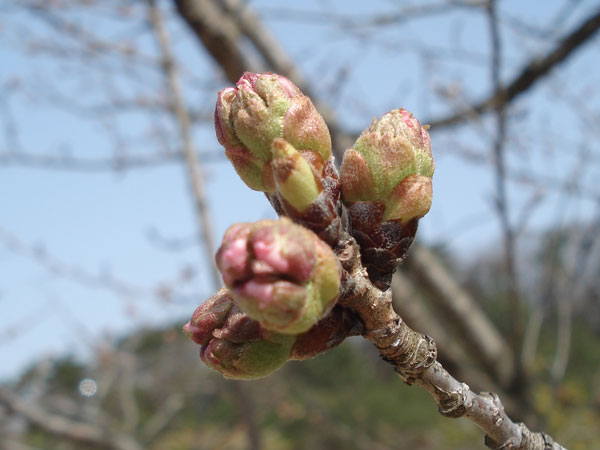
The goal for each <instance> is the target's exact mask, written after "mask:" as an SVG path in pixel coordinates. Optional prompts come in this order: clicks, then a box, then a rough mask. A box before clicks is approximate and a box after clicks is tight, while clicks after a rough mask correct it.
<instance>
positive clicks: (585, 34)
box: [425, 10, 600, 132]
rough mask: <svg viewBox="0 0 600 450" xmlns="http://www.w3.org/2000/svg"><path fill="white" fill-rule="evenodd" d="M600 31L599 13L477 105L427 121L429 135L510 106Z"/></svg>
mask: <svg viewBox="0 0 600 450" xmlns="http://www.w3.org/2000/svg"><path fill="white" fill-rule="evenodd" d="M598 29H600V10H597V11H596V12H595V13H594V14H592V15H591V16H590V17H588V18H587V19H586V20H585V21H584V22H583V23H581V24H580V25H579V26H578V27H577V28H576V29H575V30H573V31H572V32H571V33H569V34H568V35H567V36H565V37H564V38H562V39H561V40H560V41H559V42H558V44H557V46H556V47H555V48H554V49H553V50H552V51H550V52H549V53H547V54H546V55H545V56H544V57H542V58H534V59H532V60H531V61H530V62H529V63H528V64H527V65H526V66H525V68H524V69H523V70H522V71H521V72H520V73H519V74H518V75H517V76H516V77H515V78H514V79H513V80H512V81H511V82H510V83H508V84H507V85H506V86H505V87H500V88H499V89H496V90H495V91H494V93H493V94H492V95H491V96H490V97H489V98H487V99H485V100H483V101H481V102H479V103H476V104H474V105H472V106H470V107H468V108H464V109H462V110H461V111H458V112H455V113H453V114H451V115H449V116H447V117H442V118H439V119H432V120H427V121H425V123H428V124H429V125H431V131H432V132H434V131H436V130H440V129H442V128H446V127H450V126H454V125H458V124H460V123H462V122H465V121H467V120H469V118H471V117H473V116H474V115H479V114H482V113H484V112H487V111H491V110H493V109H495V108H497V107H498V106H500V105H505V104H508V103H510V102H512V101H513V100H514V99H516V98H517V97H518V96H519V95H521V94H523V93H524V92H526V91H527V90H528V89H529V88H531V87H532V86H533V85H534V84H535V83H537V82H538V81H540V80H541V79H543V78H544V76H546V75H547V74H548V73H549V72H550V70H552V69H553V68H554V67H556V66H558V65H560V64H561V63H563V62H565V61H566V60H567V58H568V57H569V56H571V55H572V54H573V53H575V51H576V50H578V49H579V48H580V47H582V46H583V44H585V43H586V42H588V41H589V40H590V39H591V38H592V37H594V35H595V34H596V32H597V31H598Z"/></svg>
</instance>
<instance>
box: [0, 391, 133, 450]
mask: <svg viewBox="0 0 600 450" xmlns="http://www.w3.org/2000/svg"><path fill="white" fill-rule="evenodd" d="M0 404H2V405H4V406H5V407H6V408H8V409H9V410H10V411H13V412H14V413H16V414H19V415H20V416H22V417H24V418H25V419H27V420H28V421H29V422H30V423H31V424H33V425H35V426H36V427H39V428H40V429H42V430H44V431H46V432H48V433H50V434H53V435H56V436H59V437H63V438H67V439H69V440H71V441H76V442H81V443H85V444H89V445H94V446H99V447H104V448H111V449H115V450H141V449H142V447H141V446H140V445H139V444H138V443H137V442H136V441H135V440H134V439H133V438H132V437H131V436H129V435H125V434H123V433H120V432H117V431H115V430H110V431H109V430H104V429H103V428H102V427H100V426H96V425H92V424H89V423H84V422H80V421H76V420H72V419H69V418H67V417H63V416H60V415H58V414H56V413H51V412H48V411H45V410H44V409H43V408H42V407H41V406H40V405H39V404H35V405H29V404H27V403H25V402H23V401H22V400H20V399H19V398H18V397H17V396H16V395H15V394H13V393H11V392H10V391H8V390H7V389H5V388H2V387H0Z"/></svg>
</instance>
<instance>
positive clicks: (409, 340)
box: [336, 235, 564, 450]
mask: <svg viewBox="0 0 600 450" xmlns="http://www.w3.org/2000/svg"><path fill="white" fill-rule="evenodd" d="M336 252H337V254H338V257H339V259H340V262H341V263H342V266H343V267H344V269H345V271H346V272H345V274H344V276H343V280H344V285H343V288H342V292H341V293H340V299H339V300H338V301H339V304H340V305H342V306H345V307H347V308H350V309H352V310H353V311H354V312H356V313H357V314H358V316H359V317H360V319H361V321H362V322H363V324H364V326H365V331H364V334H363V337H365V338H366V339H368V340H369V341H371V342H372V343H373V344H374V345H375V346H376V347H377V349H378V350H379V353H380V355H381V356H382V358H383V359H384V360H385V361H387V362H388V363H390V364H391V365H392V366H394V369H395V370H396V372H397V373H398V374H399V375H400V377H401V378H402V380H403V381H404V382H405V383H407V384H417V385H419V386H421V387H422V388H423V389H425V390H426V391H427V392H429V394H431V396H432V397H433V398H434V400H435V401H436V403H437V405H438V407H439V411H440V413H441V414H442V415H444V416H446V417H450V418H458V417H465V418H466V419H469V420H470V421H472V422H473V423H475V424H476V425H477V426H479V427H480V428H481V429H482V430H484V431H485V432H486V433H487V435H486V440H485V442H486V445H487V446H488V447H489V448H491V449H494V450H501V449H508V448H510V449H514V450H534V449H535V450H549V449H552V450H560V449H563V448H564V447H562V446H561V445H560V444H558V443H556V442H554V440H553V439H552V438H551V437H550V436H548V435H546V434H544V433H534V432H532V431H531V430H529V429H528V428H527V426H526V425H525V424H522V423H515V422H513V421H512V420H511V419H510V418H509V417H508V415H507V414H506V412H505V411H504V407H503V405H502V403H501V402H500V399H499V397H498V396H497V395H496V394H492V393H480V394H476V393H474V392H473V391H472V390H471V389H470V388H469V386H467V385H466V384H465V383H461V382H459V381H458V380H456V379H455V378H454V377H453V376H452V375H450V374H449V373H448V371H446V370H445V369H444V368H443V367H442V365H441V364H440V363H439V362H438V361H437V360H436V358H437V352H436V346H435V343H434V342H433V340H432V339H431V338H430V337H428V336H425V335H422V334H420V333H417V332H415V331H414V330H412V329H411V328H410V327H408V325H406V323H405V322H404V321H403V320H402V318H401V317H400V316H399V315H398V314H397V313H396V312H395V311H394V309H393V308H392V301H391V290H390V289H388V290H386V291H381V290H379V289H377V288H376V287H374V286H373V284H372V283H371V282H370V280H369V278H368V275H367V273H366V270H365V268H364V267H363V266H362V264H361V263H360V253H359V250H358V245H357V244H356V241H355V240H354V239H353V238H351V237H349V236H348V235H346V236H345V237H343V238H342V240H341V241H340V245H339V247H338V249H337V251H336Z"/></svg>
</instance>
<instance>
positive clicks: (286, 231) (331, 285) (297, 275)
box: [216, 217, 340, 334]
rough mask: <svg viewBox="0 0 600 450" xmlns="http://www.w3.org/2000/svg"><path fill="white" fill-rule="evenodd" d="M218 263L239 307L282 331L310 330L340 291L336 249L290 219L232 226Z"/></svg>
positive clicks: (292, 332)
mask: <svg viewBox="0 0 600 450" xmlns="http://www.w3.org/2000/svg"><path fill="white" fill-rule="evenodd" d="M216 261H217V266H218V267H219V269H220V270H221V272H222V273H223V278H224V281H225V283H226V285H227V286H228V287H229V288H230V290H231V292H232V295H233V297H234V298H235V300H236V303H237V304H238V305H239V306H240V308H241V309H242V310H243V311H244V312H245V313H246V314H248V316H249V317H251V318H253V319H254V320H257V321H258V322H259V323H260V324H261V325H262V326H263V327H264V328H266V329H268V330H273V331H277V332H279V333H284V334H300V333H303V332H305V331H307V330H308V329H309V328H310V327H312V326H313V325H314V324H315V323H317V322H318V321H319V320H320V319H321V318H322V317H324V316H325V315H326V314H327V313H328V312H329V311H330V310H331V308H332V307H333V305H334V304H335V301H336V299H337V295H338V291H339V288H340V265H339V262H338V260H337V258H336V256H335V254H334V253H333V251H332V250H331V248H330V247H329V246H328V245H327V244H326V243H324V242H323V241H321V240H320V239H319V238H318V237H317V235H315V234H314V233H313V232H312V231H310V230H308V229H306V228H304V227H302V226H300V225H297V224H295V223H293V222H292V221H291V220H289V219H287V218H285V217H284V218H281V219H279V220H263V221H259V222H256V223H254V224H237V225H233V226H232V227H230V228H229V229H228V230H227V231H226V232H225V236H224V238H223V243H222V245H221V247H220V248H219V251H218V252H217V256H216Z"/></svg>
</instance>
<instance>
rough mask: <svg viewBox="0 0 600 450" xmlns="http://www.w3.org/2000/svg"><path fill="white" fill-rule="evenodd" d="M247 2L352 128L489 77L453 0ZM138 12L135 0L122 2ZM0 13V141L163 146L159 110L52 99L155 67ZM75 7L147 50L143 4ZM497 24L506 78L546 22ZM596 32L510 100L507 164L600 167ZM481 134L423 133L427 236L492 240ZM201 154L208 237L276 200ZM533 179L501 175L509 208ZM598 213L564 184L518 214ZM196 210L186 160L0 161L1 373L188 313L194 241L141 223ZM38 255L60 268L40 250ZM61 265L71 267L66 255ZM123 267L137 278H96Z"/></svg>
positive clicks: (97, 25) (537, 17)
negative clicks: (90, 165) (138, 16)
mask: <svg viewBox="0 0 600 450" xmlns="http://www.w3.org/2000/svg"><path fill="white" fill-rule="evenodd" d="M251 3H252V4H253V5H255V7H256V8H257V9H258V10H259V11H261V13H263V14H264V17H265V20H266V21H267V24H268V25H269V26H270V27H271V29H272V30H273V32H274V34H275V35H276V36H277V37H278V38H279V39H280V40H281V42H282V44H283V46H284V47H285V48H286V50H287V51H288V52H289V53H290V54H291V55H292V57H293V58H294V59H295V60H296V61H298V63H299V66H300V67H301V69H302V70H303V72H304V73H305V74H306V77H307V78H308V79H309V80H310V81H311V82H312V85H313V86H314V87H315V90H316V91H317V92H318V93H319V94H321V95H323V96H324V97H325V98H327V99H328V100H330V101H331V102H332V104H333V106H334V107H335V108H336V111H337V113H338V114H339V116H340V118H341V119H342V120H343V122H344V124H346V126H347V127H348V128H349V129H353V130H357V131H358V130H360V129H361V128H363V127H365V126H367V125H368V123H369V122H370V120H371V118H372V117H373V116H375V115H377V116H380V115H382V114H383V113H385V112H386V111H387V110H389V109H392V108H396V107H405V108H407V109H410V110H412V111H413V112H414V113H415V115H416V116H417V117H419V118H421V119H425V118H432V117H438V116H439V115H441V114H443V113H445V112H447V111H449V110H450V109H451V107H452V105H453V104H454V103H456V101H457V100H454V101H453V102H454V103H453V102H450V101H441V100H440V99H439V98H438V96H437V95H436V92H437V90H440V89H448V88H453V87H460V96H459V97H460V98H463V99H466V100H475V99H479V98H481V97H483V96H485V95H486V93H488V92H489V75H488V74H487V70H488V69H487V65H486V60H487V56H486V55H487V54H488V47H489V40H488V38H487V33H488V32H487V25H486V21H485V17H484V16H483V15H482V14H479V13H473V12H471V11H458V12H456V13H453V14H452V15H450V16H446V15H441V16H435V17H433V18H429V19H422V20H418V21H415V22H412V23H408V24H407V25H404V26H402V27H398V26H396V27H394V26H390V27H389V28H388V29H382V30H379V31H378V33H377V35H376V37H375V38H374V39H373V38H371V37H369V36H367V35H363V34H364V31H361V30H360V29H357V30H356V32H354V31H353V30H348V29H347V28H344V27H340V26H336V25H335V24H334V25H332V24H331V23H329V24H328V23H327V22H326V21H325V23H318V24H316V25H311V24H309V23H307V22H304V21H299V20H296V21H294V20H289V19H286V18H282V17H281V16H280V15H279V14H278V10H277V8H279V5H281V2H275V1H266V0H261V1H253V2H251ZM563 3H564V2H558V1H556V2H544V3H543V5H544V8H540V5H541V4H542V3H538V2H517V1H510V2H509V1H507V2H502V3H501V9H502V11H504V12H506V13H510V16H511V17H513V16H514V17H517V18H519V19H521V20H522V21H524V22H529V23H533V24H538V25H539V26H544V25H546V24H547V23H549V21H550V20H551V18H552V17H555V16H556V13H557V11H559V10H560V8H561V6H562V5H563ZM594 3H595V2H581V4H580V5H579V6H578V7H577V9H576V11H575V12H574V13H573V14H572V15H569V16H568V18H567V20H566V21H565V22H564V23H562V24H561V25H560V30H562V31H563V32H566V31H567V30H569V29H571V28H572V27H573V26H574V25H575V24H577V23H578V22H579V21H580V20H581V18H582V17H584V16H585V15H586V13H589V11H590V10H591V9H592V8H593V7H594ZM302 5H303V6H302V10H303V11H304V10H312V11H317V12H320V13H321V14H322V15H323V16H325V17H326V14H325V12H323V11H324V10H323V9H322V8H324V6H323V5H326V6H327V7H328V8H329V7H332V8H334V10H336V11H337V12H338V13H344V14H349V15H352V16H353V17H354V16H357V17H359V16H360V15H361V14H372V13H373V12H376V11H377V10H379V11H390V10H393V7H394V2H390V1H379V2H359V1H331V2H317V1H314V2H303V3H302ZM137 12H138V11H137V10H135V9H134V11H133V14H135V13H137ZM0 14H2V15H4V16H5V17H6V19H5V20H2V19H0V23H2V24H3V26H2V29H1V30H0V61H2V65H0V83H1V85H2V86H4V90H3V91H2V97H0V108H1V110H0V113H1V114H2V115H3V117H7V111H9V112H10V117H12V121H13V122H14V126H15V128H16V129H17V130H18V139H17V145H16V144H15V140H14V139H12V138H11V135H12V134H11V130H10V127H8V128H6V127H4V128H3V129H0V154H2V152H6V151H7V150H15V151H18V150H19V149H18V148H14V147H21V148H22V150H23V151H27V152H35V153H39V154H65V153H66V154H70V155H73V156H77V157H80V158H106V157H111V156H112V155H114V152H115V149H116V150H117V151H119V152H126V155H131V154H133V155H144V154H148V153H153V152H154V151H156V150H157V148H158V149H160V147H158V146H157V144H156V139H155V134H158V132H157V130H163V129H164V130H166V136H167V138H170V139H172V140H169V141H168V142H167V143H166V144H165V145H167V146H168V147H170V148H176V147H177V145H178V144H177V141H176V139H175V135H174V134H173V133H172V130H173V129H174V128H173V124H172V123H171V122H170V120H169V118H168V117H153V116H150V115H145V114H139V113H127V114H120V115H119V116H117V117H102V118H101V119H98V118H97V117H95V118H90V117H87V116H86V115H85V114H83V113H81V112H78V111H76V110H74V108H64V106H63V107H61V106H60V105H57V102H58V100H57V98H63V99H65V98H66V99H67V100H68V101H73V102H75V103H83V104H96V103H98V102H102V101H103V100H105V99H106V95H107V90H109V91H110V92H112V93H119V94H122V95H123V96H125V97H126V98H136V97H139V96H142V95H144V96H147V97H150V98H152V96H153V95H157V94H158V93H159V92H160V89H162V87H163V85H162V79H161V77H160V74H159V73H157V72H156V71H155V70H154V69H151V68H145V67H143V68H141V69H139V68H138V69H133V68H131V67H130V66H129V65H128V63H117V62H115V61H116V60H114V59H111V58H104V57H102V56H99V55H98V54H93V55H91V56H90V57H89V58H88V60H87V63H86V64H87V66H86V64H83V65H82V64H80V62H79V60H75V59H74V58H70V57H63V56H60V55H59V56H57V55H56V54H49V53H47V52H44V51H40V50H39V49H38V51H34V50H32V48H31V47H28V46H27V42H25V41H24V40H20V38H19V36H23V30H26V31H27V36H28V37H29V38H30V39H31V40H32V41H38V42H47V43H52V42H55V41H54V39H58V38H57V36H58V35H57V34H56V33H53V32H52V31H51V30H50V29H49V28H48V27H47V26H46V25H43V24H42V23H40V22H39V21H38V20H35V19H33V18H32V16H31V15H29V14H21V13H14V12H8V13H7V12H0ZM69 14H70V15H69V17H71V18H73V19H74V20H76V22H77V23H79V24H80V25H81V26H82V27H83V28H84V29H89V30H90V32H95V33H98V35H102V36H106V37H108V38H113V39H115V40H116V41H117V42H119V40H122V42H131V43H132V44H134V45H135V46H136V47H138V48H139V49H140V53H141V54H143V55H144V56H150V57H154V56H155V55H156V53H155V51H156V47H155V45H154V42H153V41H152V40H151V39H150V37H149V35H148V33H147V32H146V30H145V29H144V28H143V26H141V25H140V24H139V22H140V21H139V20H137V25H136V24H135V22H136V20H131V22H128V21H127V20H123V21H111V20H99V19H96V18H95V16H94V15H86V14H83V15H82V14H79V13H78V12H74V13H72V14H71V13H69ZM0 17H1V16H0ZM132 22H133V23H134V24H133V25H132ZM169 28H170V31H171V33H172V38H173V41H174V43H175V50H176V54H177V57H178V59H179V61H182V62H184V70H183V78H184V82H185V83H184V86H185V90H186V94H187V95H186V100H187V101H188V104H189V105H190V106H191V107H193V108H198V109H201V110H204V111H209V112H210V110H211V108H212V107H211V103H212V102H213V101H214V96H215V94H216V91H217V90H218V89H221V88H223V87H224V86H225V83H224V81H222V80H221V79H220V78H219V76H218V74H217V73H216V72H215V71H214V70H213V66H212V64H213V63H212V62H211V61H210V60H209V59H208V58H207V57H206V56H205V55H203V54H202V52H200V51H198V45H197V44H196V42H195V41H193V40H192V39H191V37H190V36H189V34H188V32H187V30H186V29H185V28H184V27H183V26H182V25H181V23H180V22H179V21H177V20H170V21H169ZM361 33H362V34H361ZM503 35H504V36H505V37H506V39H505V51H504V59H505V63H506V68H505V70H504V71H503V73H502V76H503V79H505V80H508V79H510V78H511V77H512V76H513V75H514V74H515V73H516V72H517V71H518V70H519V68H520V67H521V66H522V64H523V63H524V62H525V61H527V60H528V59H529V58H530V57H531V56H532V55H536V54H540V52H541V53H545V52H546V51H547V50H548V49H549V48H550V47H551V46H552V45H553V44H552V42H551V41H549V40H548V39H536V38H532V37H531V36H530V35H525V36H519V32H518V31H515V28H511V27H510V25H509V24H508V22H507V24H504V28H503ZM417 44H418V45H419V46H421V47H424V48H422V49H421V50H423V52H424V53H423V52H422V53H417V52H416V51H415V47H416V45H417ZM598 45H599V41H598V39H597V38H596V39H595V40H594V41H593V42H591V43H589V44H588V45H587V46H586V47H585V48H584V49H582V50H581V51H579V52H578V53H577V54H576V55H575V56H574V57H573V58H572V59H571V60H570V62H569V65H568V67H567V69H565V70H563V69H561V70H560V72H558V73H556V74H554V75H553V76H552V77H550V78H549V79H548V80H545V81H543V82H542V83H540V85H539V86H537V87H536V89H535V90H534V91H532V92H531V93H529V94H527V96H526V97H525V98H522V99H520V100H519V101H517V102H516V104H515V105H514V106H513V108H512V110H511V112H512V113H513V115H512V116H511V120H510V127H511V135H510V140H509V145H510V146H511V148H513V149H514V151H511V153H510V157H509V160H510V162H511V165H512V166H514V167H517V168H519V169H520V170H523V171H525V172H528V173H541V174H546V175H547V176H549V177H550V176H556V177H559V178H563V177H564V176H565V173H567V172H569V171H574V175H572V176H575V177H581V178H582V182H583V184H584V185H585V186H587V187H589V188H590V189H591V190H593V188H594V187H595V184H596V183H594V180H595V179H597V177H598V175H600V172H599V170H598V164H597V163H598V152H597V144H595V142H597V141H598V138H599V137H600V136H598V134H599V130H598V125H597V122H595V123H596V126H595V128H594V126H593V123H594V122H593V118H594V116H593V115H592V125H590V124H589V123H588V124H586V123H585V120H582V117H581V114H582V112H581V109H578V110H577V112H575V113H574V112H573V111H572V110H573V108H572V106H569V105H570V104H571V103H572V102H573V101H574V100H573V99H574V98H583V99H584V100H585V104H586V106H587V107H588V108H589V109H590V111H592V112H593V113H594V114H597V115H598V114H599V111H600V108H599V99H598V95H597V94H596V93H595V92H593V90H592V89H591V88H590V87H593V86H595V85H597V80H598V75H599V67H598V63H597V61H598V58H597V54H598ZM66 46H67V47H68V48H70V49H72V51H73V52H74V51H75V49H76V48H77V45H76V43H69V42H67V43H66ZM424 55H425V56H424ZM444 55H450V56H444ZM340 74H345V76H346V77H347V78H346V82H345V83H344V85H343V87H341V88H340V89H339V92H338V93H337V95H335V96H332V91H334V90H335V89H336V83H335V80H336V79H337V78H338V77H339V76H340ZM587 92H589V94H586V93H587ZM115 95H116V94H115ZM561 97H566V98H567V100H565V99H564V98H563V99H561ZM569 102H570V103H569ZM588 117H589V115H588ZM596 117H597V116H596ZM9 122H10V121H9ZM4 123H5V124H6V121H5V122H4ZM473 130H474V131H473ZM491 136H493V127H492V122H491V121H487V120H486V121H484V122H483V123H481V124H478V125H476V126H472V127H471V128H469V129H467V128H465V127H461V128H458V129H455V130H453V131H452V133H449V132H440V133H436V132H434V133H433V151H434V156H435V158H436V166H437V168H436V174H435V177H434V192H435V197H434V204H433V207H432V210H431V213H430V214H429V215H428V216H427V217H426V218H425V219H423V220H422V221H421V227H420V234H419V239H421V240H422V241H423V242H429V243H445V244H447V245H448V246H449V247H450V248H451V249H452V250H454V251H455V252H456V253H457V254H460V255H461V256H462V257H463V258H466V259H468V258H469V257H471V256H472V255H475V254H477V253H478V252H480V251H481V250H482V249H484V248H494V247H495V246H496V245H497V243H498V240H499V237H498V236H499V235H498V225H497V223H498V221H497V218H496V216H495V215H494V213H493V207H492V198H493V192H494V191H493V189H494V188H493V180H492V177H491V173H492V170H491V168H490V167H489V165H487V164H474V163H472V162H469V161H465V159H464V158H462V157H459V156H457V149H461V151H462V150H470V151H473V152H476V153H477V154H482V155H486V154H488V152H489V147H490V139H491ZM195 142H196V146H197V148H198V150H199V151H201V152H208V153H211V152H212V153H213V154H214V153H218V152H220V151H221V150H220V149H219V146H218V143H217V142H216V139H215V137H214V132H213V131H212V129H211V126H210V124H207V125H205V126H204V125H203V126H199V127H197V129H196V130H195ZM582 148H589V151H590V152H591V153H592V154H593V155H595V156H594V157H595V164H588V165H587V166H584V167H578V166H577V158H578V157H579V156H580V155H581V151H582V150H581V149H582ZM203 171H204V181H205V183H206V188H207V194H208V199H209V204H210V208H211V213H212V218H213V221H214V228H215V239H216V240H217V241H218V240H219V239H220V237H221V236H222V234H223V232H224V230H225V229H226V227H227V226H228V225H230V224H231V223H233V222H242V221H254V220H257V219H260V218H265V217H273V216H274V215H273V212H272V211H271V210H270V208H269V206H268V204H267V202H266V200H265V199H264V197H263V196H262V195H261V194H260V193H257V192H252V191H249V190H248V189H247V188H246V187H245V185H243V183H242V182H241V181H240V180H238V179H237V177H236V176H235V173H234V171H233V169H232V168H231V167H230V166H229V165H228V163H227V161H226V160H224V159H222V158H216V162H214V161H213V162H211V163H208V164H206V165H204V167H203ZM569 176H571V175H569ZM535 190H536V188H535V187H531V186H527V185H523V184H512V185H511V189H510V198H511V202H512V206H513V207H514V208H513V214H514V218H515V220H516V219H517V218H518V217H519V215H520V214H521V213H520V211H519V210H520V208H521V207H522V206H523V205H525V204H527V202H528V201H529V200H530V198H531V196H532V193H533V192H535ZM594 213H595V206H594V203H593V202H592V201H589V200H585V199H581V198H576V199H575V200H573V201H569V202H565V197H564V196H561V195H557V194H556V192H555V191H554V190H552V189H547V195H546V196H545V197H543V201H542V202H541V206H540V207H539V208H537V209H536V210H535V213H534V214H533V215H532V216H531V221H530V223H529V229H530V230H536V229H544V228H545V227H547V226H549V225H551V224H552V223H556V222H557V220H558V218H560V217H563V216H565V217H567V218H568V220H572V221H581V220H586V219H587V218H589V217H591V216H592V214H594ZM195 227H196V224H195V218H194V215H193V208H192V202H191V199H190V196H189V193H188V190H187V182H186V179H185V172H184V169H183V168H182V167H181V166H179V165H177V164H174V163H170V164H167V165H165V166H160V167H157V168H151V169H149V168H144V169H137V170H131V171H126V172H97V173H96V172H76V171H75V172H73V171H63V170H42V169H32V168H22V167H1V166H0V274H1V275H0V311H1V314H0V361H2V364H1V365H0V378H1V377H11V376H15V375H16V374H17V373H18V372H19V371H20V370H22V369H23V368H24V367H26V365H28V364H31V363H32V362H34V361H35V360H36V359H38V358H40V357H44V356H52V355H57V354H62V353H64V352H72V353H76V354H78V355H90V354H92V353H93V350H94V348H95V346H97V345H99V344H98V342H101V340H102V339H108V338H110V337H111V336H115V335H118V334H119V333H123V332H125V331H127V330H131V329H133V328H134V327H143V326H151V325H155V324H161V323H171V322H175V321H181V322H184V321H185V320H186V319H187V317H189V315H190V314H191V312H192V311H193V309H194V308H195V306H196V305H197V304H199V303H201V302H202V301H203V300H204V299H205V298H206V297H207V296H208V295H210V293H211V292H212V290H213V288H214V287H213V286H211V283H210V276H209V275H208V273H207V267H206V259H205V257H204V254H203V249H202V248H199V247H198V246H195V245H187V246H184V248H183V249H179V250H166V249H165V246H164V245H160V244H157V243H156V242H155V241H156V239H152V236H154V235H155V234H158V235H160V236H162V237H164V238H168V239H183V240H185V241H190V240H192V238H193V236H194V233H195ZM13 237H14V238H16V239H17V240H18V241H17V245H16V248H15V246H14V244H15V242H14V241H13V245H12V246H11V243H10V242H11V240H12V239H13ZM32 250H35V251H37V257H36V256H35V255H32V254H31V251H32ZM40 255H41V256H40ZM44 255H51V256H48V257H46V256H44ZM55 260H56V261H55ZM40 261H41V263H40ZM48 261H50V263H51V264H50V265H53V267H54V268H52V267H48ZM57 261H58V263H57ZM65 268H67V269H68V272H70V274H69V273H68V274H64V273H63V274H61V273H60V272H61V270H63V271H64V269H65ZM189 269H191V270H193V271H194V273H195V277H194V278H192V279H191V280H190V281H187V282H183V283H182V282H181V281H180V280H181V276H182V275H181V274H182V272H185V271H186V270H189ZM82 279H83V280H82ZM82 281H83V282H82ZM117 283H121V284H123V285H125V286H126V287H127V289H129V290H130V292H123V291H124V290H126V289H120V290H119V289H117V290H116V289H114V286H113V288H107V287H106V286H107V285H111V284H112V285H114V284H117ZM165 284H167V285H170V284H176V285H177V294H176V295H175V296H174V298H172V299H170V300H168V301H165V300H161V299H160V298H159V297H158V296H157V295H156V289H157V287H160V286H162V285H165ZM115 291H118V292H115Z"/></svg>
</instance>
